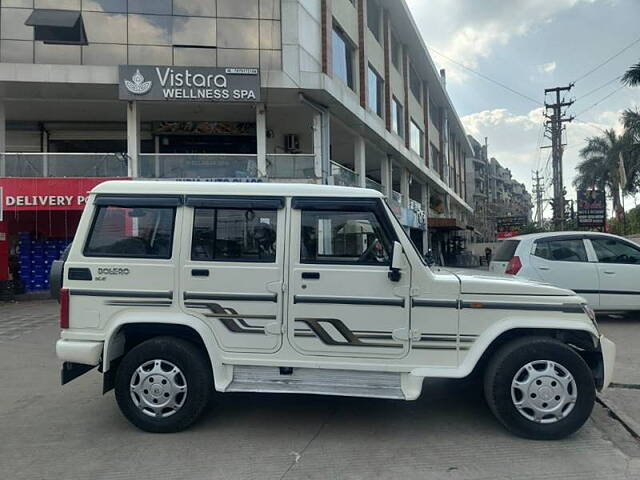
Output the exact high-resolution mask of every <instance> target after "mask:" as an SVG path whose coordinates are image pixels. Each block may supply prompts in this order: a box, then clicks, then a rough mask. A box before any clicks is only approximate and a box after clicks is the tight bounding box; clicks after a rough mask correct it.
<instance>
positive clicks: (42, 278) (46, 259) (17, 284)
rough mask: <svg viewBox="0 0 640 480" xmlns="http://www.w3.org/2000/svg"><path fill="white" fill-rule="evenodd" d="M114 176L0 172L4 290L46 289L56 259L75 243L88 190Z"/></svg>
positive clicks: (0, 268)
mask: <svg viewBox="0 0 640 480" xmlns="http://www.w3.org/2000/svg"><path fill="white" fill-rule="evenodd" d="M107 180H110V179H109V178H87V177H85V178H0V285H1V288H2V292H3V294H4V295H7V294H10V293H22V292H32V291H39V290H47V289H48V287H49V270H50V268H51V263H52V262H53V261H54V260H56V259H58V258H59V257H60V255H61V254H62V252H63V251H64V250H65V248H66V247H67V245H69V243H71V240H72V239H73V236H74V234H75V231H76V229H77V227H78V223H79V221H80V216H81V214H82V210H83V209H84V206H85V204H86V201H87V194H88V192H89V191H90V190H91V189H93V188H94V187H95V186H96V185H98V184H100V183H102V182H104V181H107Z"/></svg>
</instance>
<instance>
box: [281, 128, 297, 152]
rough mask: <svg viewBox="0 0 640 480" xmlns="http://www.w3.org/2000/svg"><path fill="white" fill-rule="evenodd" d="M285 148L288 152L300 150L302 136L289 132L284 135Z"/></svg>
mask: <svg viewBox="0 0 640 480" xmlns="http://www.w3.org/2000/svg"><path fill="white" fill-rule="evenodd" d="M284 149H285V151H286V152H287V153H299V152H300V137H299V136H298V134H296V133H288V134H286V135H285V136H284Z"/></svg>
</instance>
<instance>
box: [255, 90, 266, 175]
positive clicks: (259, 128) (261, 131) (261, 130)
mask: <svg viewBox="0 0 640 480" xmlns="http://www.w3.org/2000/svg"><path fill="white" fill-rule="evenodd" d="M256 153H257V157H258V177H259V178H264V177H266V176H267V107H266V106H265V104H264V103H259V104H257V105H256Z"/></svg>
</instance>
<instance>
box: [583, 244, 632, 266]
mask: <svg viewBox="0 0 640 480" xmlns="http://www.w3.org/2000/svg"><path fill="white" fill-rule="evenodd" d="M591 243H592V245H593V248H594V250H595V251H596V255H597V256H598V261H599V262H600V263H622V264H635V263H640V249H637V248H634V247H633V246H631V245H628V244H627V243H624V242H620V241H618V240H614V239H611V238H592V239H591Z"/></svg>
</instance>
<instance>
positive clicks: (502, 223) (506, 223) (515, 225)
mask: <svg viewBox="0 0 640 480" xmlns="http://www.w3.org/2000/svg"><path fill="white" fill-rule="evenodd" d="M527 223H529V222H528V219H527V217H526V216H525V215H518V216H515V217H497V218H496V230H497V235H496V238H511V237H516V236H518V235H520V231H521V230H522V227H524V226H525V225H526V224H527Z"/></svg>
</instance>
